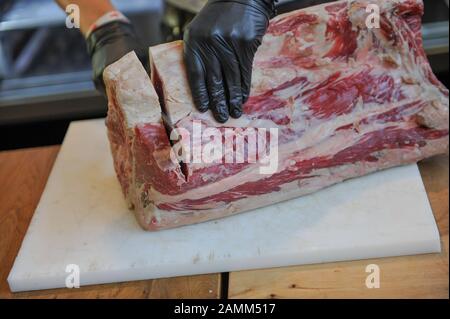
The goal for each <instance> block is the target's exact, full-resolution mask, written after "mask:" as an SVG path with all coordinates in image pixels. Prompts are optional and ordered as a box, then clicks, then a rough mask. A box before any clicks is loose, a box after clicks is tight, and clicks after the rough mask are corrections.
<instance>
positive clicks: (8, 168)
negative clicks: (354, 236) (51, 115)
mask: <svg viewBox="0 0 450 319" xmlns="http://www.w3.org/2000/svg"><path fill="white" fill-rule="evenodd" d="M58 151H59V147H57V146H54V147H45V148H36V149H26V150H19V151H9V152H0V298H180V299H181V298H218V297H220V291H221V287H220V282H221V277H220V274H214V275H202V276H190V277H180V278H170V279H159V280H147V281H139V282H130V283H121V284H109V285H97V286H89V287H84V288H81V289H76V290H68V289H56V290H46V291H38V292H26V293H17V294H12V293H11V292H10V290H9V287H8V284H7V282H6V278H7V276H8V273H9V271H10V269H11V267H12V264H13V262H14V259H15V257H16V255H17V253H18V250H19V248H20V244H21V242H22V239H23V237H24V235H25V232H26V230H27V228H28V224H29V222H30V220H31V217H32V215H33V212H34V210H35V208H36V206H37V204H38V202H39V198H40V196H41V194H42V191H43V189H44V187H45V183H46V181H47V178H48V175H49V173H50V171H51V168H52V166H53V163H54V161H55V159H56V156H57V154H58ZM420 169H421V173H422V177H423V179H424V182H425V186H426V189H427V193H428V196H429V199H430V202H431V205H432V208H433V212H434V215H435V217H436V220H437V222H438V226H439V231H440V234H441V239H442V245H443V252H442V253H441V254H432V255H422V256H411V257H398V258H385V259H376V260H365V261H354V262H342V263H333V264H324V265H309V266H300V267H289V268H280V269H268V270H257V271H245V272H234V273H231V274H230V280H229V287H228V289H229V294H228V296H229V297H230V298H379V297H382V298H396V297H397V298H448V297H449V257H448V256H449V255H448V250H449V230H448V225H449V217H448V213H449V200H448V196H449V190H448V189H449V187H448V184H449V158H448V156H440V157H437V158H434V159H431V160H427V161H424V162H422V163H421V164H420ZM368 264H377V265H378V266H379V267H380V270H381V288H380V289H367V288H366V286H365V280H366V276H367V273H366V272H365V270H366V266H367V265H368Z"/></svg>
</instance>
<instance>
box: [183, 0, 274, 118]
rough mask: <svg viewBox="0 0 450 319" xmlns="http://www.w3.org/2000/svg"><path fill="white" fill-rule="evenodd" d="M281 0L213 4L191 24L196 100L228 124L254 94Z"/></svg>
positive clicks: (188, 43)
mask: <svg viewBox="0 0 450 319" xmlns="http://www.w3.org/2000/svg"><path fill="white" fill-rule="evenodd" d="M276 1H277V0H209V1H208V3H207V4H206V6H205V7H204V8H203V9H202V10H201V12H200V13H199V14H198V15H197V16H196V17H195V19H194V20H193V21H192V22H191V24H190V25H189V26H188V28H187V30H186V32H185V36H184V45H185V47H184V54H185V62H186V68H187V74H188V79H189V85H190V87H191V91H192V96H193V98H194V102H195V104H196V106H197V108H198V109H199V110H200V111H201V112H206V111H207V110H208V109H211V111H212V112H213V114H214V117H215V118H216V120H217V121H219V122H221V123H224V122H226V121H227V120H228V119H229V116H230V115H231V116H232V117H233V118H239V117H240V116H241V115H242V105H243V103H245V102H247V100H248V97H249V95H250V86H251V77H252V66H253V59H254V56H255V53H256V50H257V49H258V47H259V46H260V45H261V41H262V38H263V36H264V34H265V33H266V30H267V28H268V25H269V19H270V18H271V17H272V15H273V14H274V12H275V2H276Z"/></svg>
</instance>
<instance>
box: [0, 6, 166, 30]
mask: <svg viewBox="0 0 450 319" xmlns="http://www.w3.org/2000/svg"><path fill="white" fill-rule="evenodd" d="M93 1H96V0H93ZM162 1H163V0H131V1H130V0H112V2H113V4H114V5H115V6H116V7H117V8H118V9H119V10H121V11H122V12H124V13H125V14H137V13H142V12H143V11H154V10H161V8H162ZM65 19H66V15H65V13H64V11H63V10H61V9H60V8H59V7H58V6H57V5H56V4H55V1H54V0H15V1H14V4H13V7H12V9H11V10H10V11H8V12H7V14H6V15H5V16H3V17H2V21H0V31H11V30H20V29H30V28H39V27H51V26H55V25H63V24H64V23H65Z"/></svg>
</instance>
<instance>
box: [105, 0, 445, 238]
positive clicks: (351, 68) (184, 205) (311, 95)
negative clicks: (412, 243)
mask: <svg viewBox="0 0 450 319" xmlns="http://www.w3.org/2000/svg"><path fill="white" fill-rule="evenodd" d="M369 4H376V5H378V6H379V8H380V28H368V26H367V24H366V20H367V18H368V15H369V13H368V12H367V11H366V8H367V6H368V5H369ZM423 10H424V7H423V3H422V1H419V0H395V1H384V0H371V1H365V0H355V1H339V2H335V3H331V4H325V5H320V6H315V7H311V8H308V9H304V10H300V11H295V12H292V13H289V14H285V15H281V16H278V17H276V18H275V19H273V20H272V21H271V23H270V27H269V29H268V32H267V34H266V36H265V37H264V40H263V44H262V46H261V47H260V49H259V50H258V52H257V55H256V58H255V63H254V72H253V81H252V93H251V97H250V99H249V101H248V102H247V103H246V105H245V106H244V115H243V116H242V118H240V119H237V120H236V119H232V120H230V121H229V122H227V123H226V124H224V125H221V124H219V123H217V122H215V121H214V119H213V118H212V116H211V114H210V113H204V114H202V113H199V112H197V111H196V109H195V107H194V105H193V102H192V98H191V94H190V91H189V87H188V84H187V80H186V74H185V69H184V64H183V44H182V42H174V43H169V44H163V45H160V46H157V47H153V48H151V49H150V55H151V65H152V83H153V86H154V88H155V89H153V87H152V85H151V83H150V79H149V78H148V77H147V75H146V74H145V71H144V69H143V68H142V66H141V65H140V63H139V61H138V59H137V58H136V56H135V55H134V53H130V54H129V55H127V56H126V57H124V58H123V59H122V60H120V61H118V62H117V63H115V64H114V65H112V66H110V67H109V68H108V69H107V70H106V71H105V74H104V79H105V82H106V85H107V88H108V96H109V114H108V119H107V125H108V131H109V137H110V140H111V145H112V153H113V156H114V161H115V167H116V171H117V174H118V177H119V180H120V182H121V185H122V188H123V191H124V194H125V196H126V198H127V200H128V202H129V204H130V207H132V208H134V210H135V212H136V216H137V218H138V220H139V222H140V224H141V226H142V227H143V228H144V229H147V230H159V229H166V228H172V227H177V226H182V225H187V224H193V223H198V222H203V221H207V220H212V219H216V218H221V217H225V216H230V215H233V214H236V213H241V212H244V211H248V210H251V209H255V208H258V207H263V206H266V205H270V204H273V203H276V202H280V201H284V200H288V199H291V198H295V197H298V196H301V195H305V194H309V193H311V192H315V191H317V190H320V189H322V188H324V187H327V186H330V185H333V184H335V183H338V182H341V181H344V180H346V179H349V178H354V177H358V176H363V175H366V174H369V173H372V172H375V171H378V170H382V169H387V168H390V167H394V166H398V165H404V164H409V163H414V162H417V161H420V160H422V159H424V158H427V157H430V156H434V155H436V154H440V153H444V152H446V151H447V149H448V142H449V138H448V132H449V131H448V130H449V115H448V111H449V105H448V94H449V92H448V90H447V89H446V88H445V87H444V86H443V85H442V84H441V83H440V82H439V81H438V80H437V78H436V77H435V76H434V74H433V72H432V70H431V68H430V65H429V63H428V61H427V58H426V55H425V52H424V50H423V47H422V35H421V16H422V14H423ZM158 99H159V101H158ZM161 110H162V111H161ZM195 124H196V125H199V126H200V127H201V129H202V130H203V132H205V131H204V130H206V129H207V128H219V130H220V132H225V131H226V130H227V129H229V128H244V129H245V128H254V129H255V130H256V129H266V130H267V134H265V136H266V137H268V140H267V144H266V145H264V146H262V145H261V148H262V150H261V149H260V150H258V153H257V158H258V159H261V158H262V155H261V154H262V153H259V152H261V151H264V152H266V151H269V150H270V146H269V144H270V145H272V144H271V143H272V142H275V141H278V151H277V156H278V161H277V164H278V165H277V167H276V171H275V172H272V173H270V174H267V173H265V174H261V168H262V167H263V166H264V165H265V164H264V163H262V162H260V161H257V162H256V163H255V162H254V161H251V160H250V159H247V160H246V161H244V162H241V163H234V164H233V163H227V162H225V161H224V158H225V156H226V155H224V156H223V158H218V161H217V162H212V163H210V162H208V163H205V162H203V163H202V162H201V161H200V162H192V161H188V160H185V161H184V162H182V163H179V162H178V161H174V160H172V158H171V151H172V150H173V149H174V148H175V146H177V147H179V149H177V152H178V150H181V152H187V151H189V150H190V148H191V147H192V146H194V145H197V146H198V145H200V146H203V145H205V144H207V143H208V142H210V139H211V137H210V136H206V137H205V136H203V137H201V138H200V139H197V140H195V138H194V137H193V133H194V132H193V131H194V130H195V129H194V127H195ZM172 129H178V130H179V132H185V133H186V132H187V133H191V135H190V136H189V135H183V134H184V133H183V134H181V135H182V136H183V138H181V140H175V141H173V140H172V141H171V140H170V139H169V134H170V131H171V130H172ZM270 129H276V130H277V132H278V137H277V138H276V139H275V135H272V134H271V133H268V132H269V130H270ZM241 133H242V135H243V136H244V138H243V139H242V140H241V141H242V143H241V144H244V145H238V143H237V142H236V141H232V145H231V147H232V149H233V150H235V152H236V154H240V155H242V156H244V157H245V155H248V154H251V152H250V150H252V145H253V144H251V143H250V142H251V140H250V139H249V138H245V134H244V133H243V131H241ZM224 143H225V142H224ZM228 146H230V145H228ZM258 146H260V145H259V144H258ZM324 200H326V198H324Z"/></svg>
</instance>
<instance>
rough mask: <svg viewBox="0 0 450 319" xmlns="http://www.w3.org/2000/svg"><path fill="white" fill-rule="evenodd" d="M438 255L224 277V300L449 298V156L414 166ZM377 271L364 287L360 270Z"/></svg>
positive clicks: (256, 272) (244, 272)
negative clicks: (373, 283)
mask: <svg viewBox="0 0 450 319" xmlns="http://www.w3.org/2000/svg"><path fill="white" fill-rule="evenodd" d="M420 170H421V174H422V177H423V180H424V183H425V187H426V189H427V193H428V197H429V199H430V202H431V205H432V208H433V212H434V215H435V218H436V221H437V223H438V227H439V231H440V234H441V240H442V247H443V251H442V253H441V254H430V255H421V256H410V257H397V258H385V259H373V260H364V261H354V262H340V263H332V264H323V265H308V266H299V267H289V268H278V269H268V270H256V271H243V272H233V273H231V274H230V285H229V297H230V298H445V299H448V298H449V254H448V251H449V231H448V225H449V197H448V196H449V157H448V156H439V157H436V158H433V159H430V160H427V161H424V162H422V163H420ZM369 264H377V265H378V266H379V267H380V274H381V276H380V277H381V287H380V288H379V289H368V288H367V287H366V284H365V282H366V278H367V275H368V274H367V273H366V267H367V266H368V265H369Z"/></svg>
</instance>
